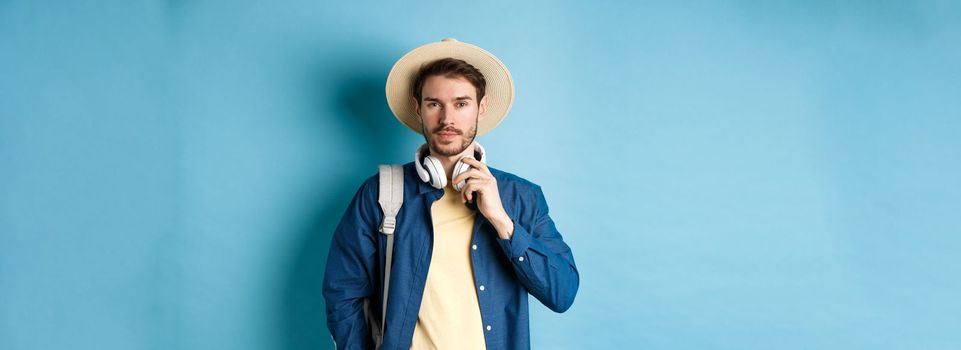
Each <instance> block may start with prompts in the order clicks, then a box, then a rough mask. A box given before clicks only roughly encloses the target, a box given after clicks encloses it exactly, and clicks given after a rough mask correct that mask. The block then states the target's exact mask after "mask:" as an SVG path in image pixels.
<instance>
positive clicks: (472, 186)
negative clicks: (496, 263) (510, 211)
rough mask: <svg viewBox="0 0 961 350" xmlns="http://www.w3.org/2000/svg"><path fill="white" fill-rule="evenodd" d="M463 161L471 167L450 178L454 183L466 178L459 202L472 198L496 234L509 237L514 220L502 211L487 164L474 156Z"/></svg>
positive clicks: (498, 195) (494, 182) (502, 206)
mask: <svg viewBox="0 0 961 350" xmlns="http://www.w3.org/2000/svg"><path fill="white" fill-rule="evenodd" d="M463 161H464V163H467V165H470V166H471V167H472V168H471V169H470V170H468V171H465V172H463V173H461V174H460V175H457V177H455V178H454V179H452V180H451V181H452V183H454V184H457V183H460V182H461V181H464V180H467V184H466V185H465V186H464V188H462V189H461V202H463V203H467V201H470V200H471V199H474V200H475V201H476V202H477V209H478V210H480V212H481V214H482V215H484V217H486V218H487V221H490V223H491V224H492V225H494V228H495V229H496V230H497V235H498V236H499V237H500V238H501V239H510V238H511V235H513V234H514V222H513V221H512V220H511V218H510V217H509V216H507V212H506V211H504V205H503V203H501V195H500V192H498V191H497V180H495V179H494V175H491V171H490V169H487V164H484V163H482V162H480V161H478V160H476V159H474V158H471V157H465V158H464V159H463Z"/></svg>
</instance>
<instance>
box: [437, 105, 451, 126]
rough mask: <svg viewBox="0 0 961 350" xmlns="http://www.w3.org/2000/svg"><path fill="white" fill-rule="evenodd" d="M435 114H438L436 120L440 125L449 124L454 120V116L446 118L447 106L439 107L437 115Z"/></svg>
mask: <svg viewBox="0 0 961 350" xmlns="http://www.w3.org/2000/svg"><path fill="white" fill-rule="evenodd" d="M437 116H438V121H439V122H440V123H441V124H442V125H443V124H450V123H453V122H454V118H448V117H447V108H441V109H440V112H438V115H437Z"/></svg>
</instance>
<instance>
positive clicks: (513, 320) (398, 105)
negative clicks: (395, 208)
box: [324, 39, 580, 349]
mask: <svg viewBox="0 0 961 350" xmlns="http://www.w3.org/2000/svg"><path fill="white" fill-rule="evenodd" d="M454 57H456V58H454ZM513 89H514V88H513V83H512V81H511V77H510V73H509V72H508V71H507V69H506V67H504V65H503V64H502V63H501V62H500V61H499V60H497V58H495V57H494V56H493V55H491V54H489V53H487V52H486V51H484V50H482V49H480V48H478V47H475V46H472V45H468V44H464V43H460V42H457V41H456V40H453V39H445V40H444V41H442V42H439V43H432V44H428V45H425V46H422V47H419V48H417V49H414V50H413V51H411V52H410V53H408V54H407V55H405V56H404V57H402V58H401V59H400V60H399V61H398V62H397V63H396V64H395V65H394V68H393V69H392V70H391V73H390V75H389V76H388V78H387V95H388V103H389V105H390V107H391V110H392V111H393V113H394V115H395V116H396V117H397V119H398V120H400V121H401V122H403V123H404V124H405V125H406V126H408V127H409V128H410V129H411V130H414V131H415V132H418V133H421V134H422V135H423V136H424V139H425V140H426V143H425V144H424V145H423V146H421V147H420V148H419V149H418V151H417V152H416V155H415V160H414V162H411V163H407V164H405V165H404V195H403V197H404V201H403V206H402V207H401V210H400V212H399V213H398V214H397V221H396V227H397V228H396V232H395V233H394V237H395V238H394V245H393V259H392V260H393V261H392V265H391V266H392V267H391V274H390V283H389V292H388V298H387V300H388V301H387V308H386V310H387V311H386V322H384V324H385V327H384V332H383V336H382V342H383V343H382V344H381V345H380V348H381V349H485V348H486V349H527V348H530V333H529V325H528V319H529V317H528V304H527V302H528V297H527V296H528V294H530V295H533V296H534V297H535V298H537V300H539V301H540V302H541V303H543V304H544V305H545V306H547V307H548V308H550V309H551V310H554V311H556V312H564V311H566V310H567V309H568V308H569V307H570V306H571V304H572V303H573V302H574V296H575V295H576V293H577V288H578V284H579V281H580V279H579V276H578V272H577V267H576V266H575V265H574V257H573V255H572V253H571V249H570V247H568V246H567V244H566V243H564V240H563V238H562V237H561V234H560V233H559V232H558V231H557V229H556V228H555V226H554V222H553V220H551V217H550V216H549V215H548V206H547V202H546V201H545V199H544V194H543V193H542V192H541V188H540V187H539V186H537V185H535V184H533V183H531V182H530V181H527V180H524V179H522V178H520V177H518V176H516V175H512V174H510V173H507V172H504V171H500V170H497V169H495V168H492V167H489V166H487V165H486V164H485V163H484V160H485V159H486V155H484V153H483V152H484V151H483V148H482V147H481V146H480V145H478V144H477V143H476V142H474V139H475V137H476V136H477V135H483V134H484V133H486V132H488V131H490V130H491V129H493V128H494V127H495V126H497V124H498V123H500V121H501V120H502V119H503V118H504V116H505V115H506V114H507V112H508V110H509V109H510V105H511V103H512V101H513V96H514V90H513ZM378 190H379V178H378V176H376V175H375V176H372V177H370V178H368V179H367V180H366V181H365V182H364V183H363V185H361V187H360V190H358V191H357V194H356V195H355V196H354V198H353V200H352V201H351V203H350V205H349V206H348V208H347V211H346V213H345V214H344V217H343V218H342V219H341V222H340V224H339V225H338V227H337V229H336V231H335V232H334V236H333V240H332V243H331V247H330V253H329V256H328V259H327V267H326V274H325V276H324V297H325V299H326V301H327V327H328V328H329V330H330V333H331V335H332V337H333V338H334V340H335V343H336V344H337V348H338V349H371V348H374V347H375V346H377V345H376V343H378V342H380V341H381V340H380V339H379V337H378V334H380V325H381V324H382V323H381V321H382V317H383V316H384V315H381V314H382V312H381V310H382V306H383V305H381V304H382V301H383V291H384V283H383V280H384V273H385V265H386V264H385V259H386V257H385V253H384V252H385V251H386V249H387V246H386V245H387V240H386V238H385V235H384V234H381V233H380V232H379V231H378V230H379V227H380V225H381V222H382V220H383V218H384V214H383V212H382V211H381V209H380V206H379V205H378Z"/></svg>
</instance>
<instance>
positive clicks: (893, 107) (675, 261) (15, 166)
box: [0, 0, 961, 349]
mask: <svg viewBox="0 0 961 350" xmlns="http://www.w3.org/2000/svg"><path fill="white" fill-rule="evenodd" d="M443 37H456V38H459V39H461V40H462V41H467V42H471V43H475V44H478V45H480V46H482V47H484V48H487V49H488V50H490V51H491V52H493V53H495V54H496V55H498V56H499V57H500V58H501V59H502V60H503V61H504V62H505V63H506V64H507V65H508V67H510V69H511V71H512V73H513V76H514V78H515V80H516V87H517V100H516V103H515V105H514V109H513V110H512V111H511V114H510V115H509V116H508V118H507V119H506V120H505V122H504V123H502V124H501V126H500V127H499V128H498V129H497V130H496V131H495V132H493V133H491V134H489V135H487V136H485V137H483V138H482V139H481V141H482V143H483V144H484V145H485V146H486V148H488V152H489V153H490V163H491V164H492V165H493V166H495V167H498V168H501V169H505V170H508V171H512V172H514V173H516V174H519V175H521V176H523V177H526V178H528V179H531V180H533V181H534V182H537V183H539V184H541V185H542V186H543V188H544V190H545V193H546V194H547V198H548V201H549V203H550V204H551V209H552V214H553V217H554V218H555V220H556V222H557V224H558V226H559V228H560V230H561V232H562V233H563V234H564V235H565V237H566V239H567V240H568V242H569V244H570V245H571V246H572V247H573V250H574V253H575V257H576V258H577V262H578V265H579V267H580V272H581V276H582V280H581V289H580V293H579V295H578V297H577V300H576V302H575V304H574V306H573V308H572V309H571V310H570V311H568V312H567V313H565V314H554V313H552V312H550V311H549V310H547V309H546V308H544V307H543V306H541V305H539V304H537V303H536V302H535V303H534V304H533V306H532V308H533V310H532V337H533V345H534V347H535V348H539V349H553V348H580V349H588V348H590V349H594V348H643V349H885V348H886V349H958V348H961V298H958V295H961V279H959V278H958V277H959V276H961V215H959V214H961V180H959V179H961V140H959V136H961V102H959V101H961V63H959V62H961V44H959V43H961V5H959V4H958V3H957V2H955V1H925V2H921V1H900V2H875V1H845V2H838V3H830V2H820V1H816V2H810V1H794V2H788V1H770V2H754V1H734V2H726V3H719V2H708V3H688V4H687V5H679V4H672V3H671V2H665V3H662V4H657V3H646V4H632V3H626V2H625V3H618V2H602V3H599V4H595V5H587V3H585V2H570V3H562V2H543V3H528V2H506V1H505V2H499V3H483V2H461V3H452V2H444V3H434V4H429V3H421V4H416V5H412V4H409V3H408V2H401V1H397V2H369V3H362V2H347V1H340V2H330V3H322V2H319V1H313V2H308V1H301V2H283V3H280V2H270V1H268V2H257V1H176V0H169V1H166V2H161V1H139V2H138V1H112V2H104V3H99V4H85V3H84V2H77V3H74V4H68V3H67V2H66V1H64V2H62V3H60V4H50V3H46V2H39V1H9V0H8V1H0V349H318V348H320V349H323V348H329V347H330V343H329V338H328V335H327V332H326V328H325V326H324V314H323V299H322V298H321V295H320V282H321V279H322V277H323V276H322V271H323V267H324V266H323V264H324V261H325V258H326V254H327V247H328V244H329V239H330V236H329V235H330V231H331V230H332V228H333V227H334V225H335V224H336V222H337V220H338V219H339V217H340V214H341V213H342V212H343V210H344V207H345V205H346V204H347V202H348V200H349V199H350V197H351V195H352V194H353V192H354V191H355V190H356V188H357V186H358V185H359V184H360V182H361V180H362V179H363V178H365V177H366V176H369V175H371V174H373V172H374V171H375V165H376V164H378V163H386V162H406V161H408V158H410V156H411V154H412V152H413V150H414V148H415V147H416V146H417V145H419V141H420V139H419V138H418V137H417V135H415V134H413V133H410V132H408V131H407V130H406V128H404V127H403V126H401V125H400V124H399V123H397V122H396V121H395V120H394V118H393V117H392V116H391V115H390V112H389V110H388V108H387V106H386V103H385V99H384V93H383V91H384V90H383V89H384V80H385V78H386V75H387V72H388V71H389V69H390V67H391V65H392V64H393V62H394V60H396V59H397V58H399V57H400V56H401V55H402V54H404V53H405V52H406V51H407V50H410V49H412V48H414V47H416V46H419V45H421V44H424V43H426V42H430V41H435V40H439V39H441V38H443Z"/></svg>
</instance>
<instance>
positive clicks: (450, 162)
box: [430, 142, 476, 184]
mask: <svg viewBox="0 0 961 350" xmlns="http://www.w3.org/2000/svg"><path fill="white" fill-rule="evenodd" d="M475 145H476V143H473V142H471V144H470V146H467V149H465V150H464V152H461V153H460V154H456V155H453V156H450V157H447V156H443V155H439V154H437V153H434V151H433V150H431V151H430V155H431V156H432V157H434V158H437V160H439V161H440V164H441V165H442V166H443V167H444V174H446V176H447V183H448V184H450V183H451V181H452V180H453V179H451V178H450V177H451V174H452V173H453V172H454V164H457V161H458V160H460V159H461V158H463V157H473V156H474V147H475Z"/></svg>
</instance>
